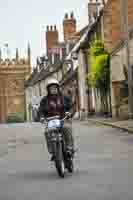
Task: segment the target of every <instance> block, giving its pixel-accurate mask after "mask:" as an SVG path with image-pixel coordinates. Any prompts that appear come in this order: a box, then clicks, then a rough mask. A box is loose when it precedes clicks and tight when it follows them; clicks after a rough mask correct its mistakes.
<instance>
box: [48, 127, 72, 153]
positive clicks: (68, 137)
mask: <svg viewBox="0 0 133 200" xmlns="http://www.w3.org/2000/svg"><path fill="white" fill-rule="evenodd" d="M62 131H63V135H64V139H65V143H66V147H67V149H68V150H74V139H73V135H72V127H71V126H70V125H69V124H66V125H64V127H63V128H62ZM45 137H46V143H47V148H48V152H49V153H50V154H52V153H53V151H52V144H51V137H50V133H49V132H48V131H47V130H46V131H45Z"/></svg>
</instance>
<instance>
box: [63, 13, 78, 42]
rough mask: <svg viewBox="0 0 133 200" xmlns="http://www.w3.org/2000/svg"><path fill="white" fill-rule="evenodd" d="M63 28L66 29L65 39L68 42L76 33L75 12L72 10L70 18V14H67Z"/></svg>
mask: <svg viewBox="0 0 133 200" xmlns="http://www.w3.org/2000/svg"><path fill="white" fill-rule="evenodd" d="M63 30H64V41H65V42H67V41H69V40H71V38H72V37H73V36H74V34H75V33H76V19H75V17H74V13H73V12H72V13H71V15H70V18H69V16H68V14H67V13H66V14H65V18H64V21H63Z"/></svg>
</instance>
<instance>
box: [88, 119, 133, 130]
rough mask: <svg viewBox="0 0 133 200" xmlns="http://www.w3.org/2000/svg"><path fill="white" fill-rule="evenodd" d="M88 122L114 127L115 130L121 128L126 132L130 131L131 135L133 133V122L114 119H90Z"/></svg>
mask: <svg viewBox="0 0 133 200" xmlns="http://www.w3.org/2000/svg"><path fill="white" fill-rule="evenodd" d="M88 121H91V122H95V123H100V124H103V125H107V126H112V127H114V128H119V129H122V130H124V131H128V132H129V133H133V120H126V121H118V120H116V119H112V118H102V117H99V118H97V117H93V118H88Z"/></svg>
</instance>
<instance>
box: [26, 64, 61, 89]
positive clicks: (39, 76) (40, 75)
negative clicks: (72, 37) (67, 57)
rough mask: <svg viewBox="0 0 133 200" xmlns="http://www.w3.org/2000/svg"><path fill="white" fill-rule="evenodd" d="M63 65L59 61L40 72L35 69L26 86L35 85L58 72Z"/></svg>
mask: <svg viewBox="0 0 133 200" xmlns="http://www.w3.org/2000/svg"><path fill="white" fill-rule="evenodd" d="M61 67H62V62H60V61H59V62H57V63H56V64H53V65H49V66H48V68H47V69H42V70H41V71H40V72H37V71H34V72H33V73H32V74H31V76H30V77H29V79H28V80H27V81H26V82H25V87H29V86H33V85H35V84H36V83H37V82H39V81H41V80H45V79H46V78H47V77H49V76H50V75H52V74H53V73H56V72H57V71H58V70H59V69H61ZM50 68H53V71H49V69H50Z"/></svg>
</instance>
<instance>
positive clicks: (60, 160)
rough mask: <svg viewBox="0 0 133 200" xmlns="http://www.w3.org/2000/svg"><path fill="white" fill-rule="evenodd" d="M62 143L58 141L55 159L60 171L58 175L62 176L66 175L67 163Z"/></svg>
mask: <svg viewBox="0 0 133 200" xmlns="http://www.w3.org/2000/svg"><path fill="white" fill-rule="evenodd" d="M62 150H63V149H62V144H61V143H58V144H57V148H56V159H55V166H56V169H57V172H58V175H59V176H60V177H61V178H64V176H65V164H64V156H63V151H62Z"/></svg>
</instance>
